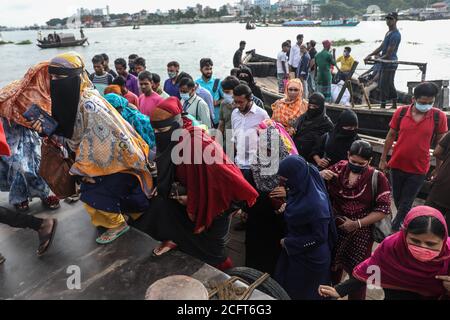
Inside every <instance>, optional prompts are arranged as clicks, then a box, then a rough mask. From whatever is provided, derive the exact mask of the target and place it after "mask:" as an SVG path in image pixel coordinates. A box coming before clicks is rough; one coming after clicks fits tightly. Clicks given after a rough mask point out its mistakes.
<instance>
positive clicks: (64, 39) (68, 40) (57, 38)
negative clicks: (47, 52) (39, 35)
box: [37, 33, 88, 49]
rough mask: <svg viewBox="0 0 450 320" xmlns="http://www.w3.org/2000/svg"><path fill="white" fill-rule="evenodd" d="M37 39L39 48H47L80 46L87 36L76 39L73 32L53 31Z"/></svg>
mask: <svg viewBox="0 0 450 320" xmlns="http://www.w3.org/2000/svg"><path fill="white" fill-rule="evenodd" d="M37 41H38V43H37V46H38V47H39V48H42V49H49V48H65V47H76V46H82V45H84V44H85V43H86V42H87V41H88V38H83V39H79V40H77V39H75V36H74V35H73V33H54V34H49V35H48V37H47V38H44V39H43V40H40V39H38V40H37Z"/></svg>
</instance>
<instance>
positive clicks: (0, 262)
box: [0, 253, 6, 264]
mask: <svg viewBox="0 0 450 320" xmlns="http://www.w3.org/2000/svg"><path fill="white" fill-rule="evenodd" d="M5 261H6V259H5V257H4V256H2V254H1V253H0V264H2V263H3V262H5Z"/></svg>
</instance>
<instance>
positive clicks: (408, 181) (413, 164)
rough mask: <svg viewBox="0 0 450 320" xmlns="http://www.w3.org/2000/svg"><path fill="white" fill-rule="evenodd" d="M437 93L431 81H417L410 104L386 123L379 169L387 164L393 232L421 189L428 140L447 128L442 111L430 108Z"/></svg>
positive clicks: (428, 162) (428, 167)
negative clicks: (392, 206)
mask: <svg viewBox="0 0 450 320" xmlns="http://www.w3.org/2000/svg"><path fill="white" fill-rule="evenodd" d="M438 93H439V89H438V88H437V86H436V85H434V84H433V83H431V82H423V83H421V84H419V85H418V86H417V87H416V88H415V90H414V99H413V103H412V105H411V106H403V107H401V108H399V109H398V110H397V111H396V112H395V113H394V116H393V117H392V120H391V123H390V124H389V126H390V130H389V133H388V135H387V137H386V142H385V145H384V150H383V154H382V155H381V160H380V169H381V170H385V169H386V168H387V167H389V168H390V171H391V183H392V194H393V197H394V203H395V206H396V207H397V215H396V216H395V219H394V221H393V223H392V229H393V231H398V230H399V229H400V227H401V224H402V222H403V219H404V218H405V216H406V214H407V213H408V212H409V210H410V209H411V207H412V205H413V202H414V200H415V198H416V197H417V194H418V193H419V191H420V189H421V188H422V185H423V183H424V181H425V178H426V175H427V173H428V170H429V169H430V148H431V144H432V141H436V142H438V141H440V140H441V138H442V137H443V136H444V134H445V133H446V132H447V130H448V127H447V117H446V115H445V113H444V112H442V111H441V110H439V109H437V108H433V104H434V101H435V98H436V96H437V95H438ZM397 134H398V139H397V143H396V145H395V147H394V150H393V152H392V157H391V159H390V161H389V163H388V164H387V163H386V159H387V155H388V154H389V151H390V150H391V148H392V145H393V143H394V141H395V138H396V137H397ZM437 161H439V160H437Z"/></svg>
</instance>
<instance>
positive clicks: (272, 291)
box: [225, 267, 291, 300]
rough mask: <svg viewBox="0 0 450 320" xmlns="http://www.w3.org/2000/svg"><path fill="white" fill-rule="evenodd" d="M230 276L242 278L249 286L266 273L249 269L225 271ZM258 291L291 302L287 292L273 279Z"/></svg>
mask: <svg viewBox="0 0 450 320" xmlns="http://www.w3.org/2000/svg"><path fill="white" fill-rule="evenodd" d="M225 273H226V274H228V275H229V276H235V277H239V278H242V279H243V280H245V281H247V282H248V283H249V284H252V283H253V282H255V281H256V280H258V278H260V277H261V276H262V275H263V274H264V273H263V272H261V271H259V270H256V269H252V268H247V267H235V268H231V269H228V270H226V271H225ZM256 289H257V290H259V291H261V292H264V293H265V294H267V295H269V296H271V297H273V298H275V299H277V300H291V298H290V297H289V295H288V294H287V293H286V291H285V290H284V289H283V288H282V287H281V286H280V285H279V284H278V282H276V281H275V280H274V279H273V278H268V279H267V280H266V281H264V282H263V283H262V284H261V285H259V286H258V287H257V288H256Z"/></svg>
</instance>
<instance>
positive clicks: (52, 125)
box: [23, 104, 58, 137]
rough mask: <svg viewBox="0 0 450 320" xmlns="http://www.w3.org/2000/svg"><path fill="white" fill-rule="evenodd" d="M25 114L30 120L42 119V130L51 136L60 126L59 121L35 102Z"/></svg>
mask: <svg viewBox="0 0 450 320" xmlns="http://www.w3.org/2000/svg"><path fill="white" fill-rule="evenodd" d="M23 116H24V118H25V119H27V120H28V121H36V120H40V121H41V124H42V132H43V133H44V134H45V135H46V136H48V137H49V136H51V135H52V134H53V133H54V132H55V130H56V128H57V127H58V122H56V120H55V119H53V118H52V117H51V116H50V115H49V114H48V113H47V112H46V111H45V110H43V109H42V108H41V107H39V106H38V105H37V104H33V105H32V106H31V107H29V108H28V110H27V111H25V112H24V113H23Z"/></svg>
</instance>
